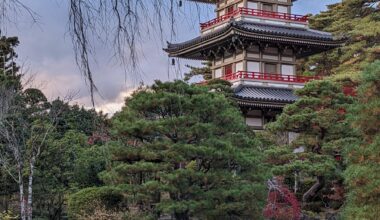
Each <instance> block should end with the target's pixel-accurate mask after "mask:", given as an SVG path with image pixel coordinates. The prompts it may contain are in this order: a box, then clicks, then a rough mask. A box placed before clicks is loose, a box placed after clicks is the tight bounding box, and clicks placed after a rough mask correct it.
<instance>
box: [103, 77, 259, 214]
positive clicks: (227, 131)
mask: <svg viewBox="0 0 380 220" xmlns="http://www.w3.org/2000/svg"><path fill="white" fill-rule="evenodd" d="M113 133H114V139H115V140H117V141H114V142H113V143H111V144H112V146H113V148H114V152H113V155H114V156H113V158H114V160H115V161H114V165H113V168H112V170H110V171H109V172H105V173H103V174H102V175H101V176H102V178H103V180H104V181H106V182H108V183H109V184H113V185H116V186H119V187H121V188H122V189H124V190H125V192H126V194H127V196H126V197H127V200H128V204H129V206H128V208H129V209H130V210H132V209H134V208H137V209H138V210H139V212H140V213H146V214H148V215H149V216H151V217H152V218H157V217H158V216H160V215H165V214H170V215H172V216H174V217H175V219H181V220H185V219H190V218H191V217H197V218H199V219H218V218H226V217H230V218H234V217H240V218H243V219H260V218H261V210H262V207H263V202H264V200H265V198H264V197H265V195H264V194H265V188H264V182H265V181H264V179H263V176H264V175H265V173H264V172H263V170H262V168H261V167H260V163H259V161H260V153H259V151H258V149H257V146H258V143H257V142H256V141H255V139H252V138H250V135H248V133H247V130H246V126H245V123H244V120H243V118H242V116H241V114H240V112H239V110H238V108H236V107H235V106H234V105H233V104H232V103H231V102H230V101H229V100H228V99H227V98H226V97H225V95H224V94H223V93H220V92H216V91H210V90H209V89H208V88H207V87H204V86H190V85H187V84H186V83H184V82H181V81H175V82H173V83H162V82H159V81H157V82H156V83H155V84H154V85H153V86H152V87H151V88H148V89H145V90H141V91H138V92H137V93H135V94H134V95H133V96H132V97H131V98H128V99H127V100H126V106H125V107H124V108H123V110H122V111H121V112H120V113H118V114H117V115H116V116H115V117H114V119H113ZM130 214H131V213H130Z"/></svg>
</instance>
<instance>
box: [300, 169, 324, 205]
mask: <svg viewBox="0 0 380 220" xmlns="http://www.w3.org/2000/svg"><path fill="white" fill-rule="evenodd" d="M324 185H325V178H324V177H323V176H318V177H317V182H316V183H315V184H314V185H313V186H312V187H311V188H310V189H309V190H308V191H307V192H306V193H305V194H303V196H302V202H303V203H306V202H307V201H309V200H310V199H312V198H313V197H314V196H315V195H316V194H317V193H318V192H319V190H321V189H322V188H323V186H324Z"/></svg>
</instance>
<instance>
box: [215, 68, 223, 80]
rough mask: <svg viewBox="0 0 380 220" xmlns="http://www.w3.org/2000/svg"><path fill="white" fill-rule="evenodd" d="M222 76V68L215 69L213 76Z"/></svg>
mask: <svg viewBox="0 0 380 220" xmlns="http://www.w3.org/2000/svg"><path fill="white" fill-rule="evenodd" d="M222 76H223V72H222V68H218V69H215V78H221V77H222Z"/></svg>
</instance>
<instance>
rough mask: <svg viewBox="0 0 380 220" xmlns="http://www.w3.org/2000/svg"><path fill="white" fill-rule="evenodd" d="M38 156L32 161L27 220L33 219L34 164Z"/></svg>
mask: <svg viewBox="0 0 380 220" xmlns="http://www.w3.org/2000/svg"><path fill="white" fill-rule="evenodd" d="M35 161H36V156H33V157H32V159H31V160H30V164H29V165H30V173H29V177H28V203H27V219H28V220H32V217H33V176H34V164H35Z"/></svg>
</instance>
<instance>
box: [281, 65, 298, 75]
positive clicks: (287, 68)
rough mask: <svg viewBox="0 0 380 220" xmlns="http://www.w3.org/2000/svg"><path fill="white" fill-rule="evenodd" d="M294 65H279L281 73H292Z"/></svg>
mask: <svg viewBox="0 0 380 220" xmlns="http://www.w3.org/2000/svg"><path fill="white" fill-rule="evenodd" d="M294 72H295V71H294V65H285V64H282V65H281V74H282V75H292V76H293V75H294Z"/></svg>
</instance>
